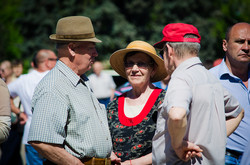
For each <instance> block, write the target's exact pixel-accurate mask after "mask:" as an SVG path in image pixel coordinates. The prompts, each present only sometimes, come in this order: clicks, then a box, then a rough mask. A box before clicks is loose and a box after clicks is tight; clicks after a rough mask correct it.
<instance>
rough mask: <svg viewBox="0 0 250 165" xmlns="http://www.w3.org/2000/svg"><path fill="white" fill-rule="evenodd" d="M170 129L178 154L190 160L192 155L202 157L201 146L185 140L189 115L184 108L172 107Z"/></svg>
mask: <svg viewBox="0 0 250 165" xmlns="http://www.w3.org/2000/svg"><path fill="white" fill-rule="evenodd" d="M167 122H168V130H169V134H170V137H171V145H172V147H173V149H174V150H175V152H176V154H177V156H178V157H179V158H180V159H181V160H183V161H188V160H189V159H190V158H191V157H195V156H198V157H201V153H200V152H202V150H201V149H200V147H199V146H197V145H195V144H193V143H191V142H188V141H184V140H183V138H184V135H185V132H186V127H187V115H186V110H185V109H184V108H178V107H172V108H171V109H170V111H169V113H168V121H167Z"/></svg>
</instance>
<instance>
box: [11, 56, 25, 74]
mask: <svg viewBox="0 0 250 165" xmlns="http://www.w3.org/2000/svg"><path fill="white" fill-rule="evenodd" d="M11 64H12V70H13V73H14V75H15V77H16V78H18V77H19V76H21V74H23V62H22V61H21V60H14V61H12V63H11Z"/></svg>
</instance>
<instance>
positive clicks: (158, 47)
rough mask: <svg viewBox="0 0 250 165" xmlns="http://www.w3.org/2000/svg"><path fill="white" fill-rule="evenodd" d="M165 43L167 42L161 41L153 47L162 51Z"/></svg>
mask: <svg viewBox="0 0 250 165" xmlns="http://www.w3.org/2000/svg"><path fill="white" fill-rule="evenodd" d="M166 42H167V41H163V40H161V41H159V42H157V43H155V44H154V47H155V48H156V49H163V47H164V44H165V43H166Z"/></svg>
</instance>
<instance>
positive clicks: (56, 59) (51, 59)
mask: <svg viewBox="0 0 250 165" xmlns="http://www.w3.org/2000/svg"><path fill="white" fill-rule="evenodd" d="M48 60H49V61H58V58H48Z"/></svg>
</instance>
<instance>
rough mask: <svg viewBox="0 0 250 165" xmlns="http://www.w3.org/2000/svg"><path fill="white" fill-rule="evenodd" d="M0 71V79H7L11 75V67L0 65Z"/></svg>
mask: <svg viewBox="0 0 250 165" xmlns="http://www.w3.org/2000/svg"><path fill="white" fill-rule="evenodd" d="M0 69H1V77H2V78H7V77H9V76H11V75H12V73H13V71H12V69H11V67H10V66H9V65H8V64H6V63H3V64H1V67H0Z"/></svg>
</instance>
